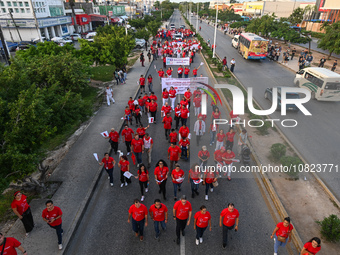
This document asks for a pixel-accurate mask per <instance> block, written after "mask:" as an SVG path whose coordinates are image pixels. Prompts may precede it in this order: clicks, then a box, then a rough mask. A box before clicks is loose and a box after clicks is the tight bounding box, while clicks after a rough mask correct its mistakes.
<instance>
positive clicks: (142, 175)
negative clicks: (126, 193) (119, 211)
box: [135, 164, 149, 202]
mask: <svg viewBox="0 0 340 255" xmlns="http://www.w3.org/2000/svg"><path fill="white" fill-rule="evenodd" d="M137 174H138V176H135V178H136V179H138V180H139V186H140V192H141V194H142V197H141V199H140V201H142V202H143V201H144V198H145V197H144V189H145V193H146V192H148V191H149V189H148V187H149V172H148V170H147V169H146V167H145V165H144V164H140V165H139V168H138V171H137Z"/></svg>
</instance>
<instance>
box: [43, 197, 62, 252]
mask: <svg viewBox="0 0 340 255" xmlns="http://www.w3.org/2000/svg"><path fill="white" fill-rule="evenodd" d="M45 204H46V208H45V209H44V210H43V212H42V218H43V220H44V221H45V222H46V223H47V224H48V225H49V226H50V227H51V228H53V229H55V230H56V232H57V236H58V247H59V250H61V249H62V248H63V244H62V242H63V239H62V238H63V236H62V233H63V232H64V230H63V229H62V219H61V217H62V216H63V212H62V211H61V209H60V208H59V207H57V206H54V205H53V202H52V200H47V201H46V203H45Z"/></svg>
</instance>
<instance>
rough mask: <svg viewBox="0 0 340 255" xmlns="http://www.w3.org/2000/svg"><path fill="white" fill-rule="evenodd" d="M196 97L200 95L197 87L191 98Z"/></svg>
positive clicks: (200, 92)
mask: <svg viewBox="0 0 340 255" xmlns="http://www.w3.org/2000/svg"><path fill="white" fill-rule="evenodd" d="M197 95H200V96H201V95H202V91H201V90H200V88H199V87H197V89H196V90H195V91H194V93H193V96H194V98H195V97H196V96H197Z"/></svg>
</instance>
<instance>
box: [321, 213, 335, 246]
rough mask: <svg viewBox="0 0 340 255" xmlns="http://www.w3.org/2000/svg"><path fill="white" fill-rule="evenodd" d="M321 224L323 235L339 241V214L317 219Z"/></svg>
mask: <svg viewBox="0 0 340 255" xmlns="http://www.w3.org/2000/svg"><path fill="white" fill-rule="evenodd" d="M316 223H318V224H319V225H320V226H321V231H320V233H321V235H322V236H323V237H324V238H325V239H326V240H327V241H330V242H338V241H339V240H340V219H339V218H338V216H337V215H334V214H332V215H330V216H329V217H327V218H324V219H323V220H322V221H317V222H316Z"/></svg>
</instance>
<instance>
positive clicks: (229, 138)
mask: <svg viewBox="0 0 340 255" xmlns="http://www.w3.org/2000/svg"><path fill="white" fill-rule="evenodd" d="M235 134H236V133H235V132H232V133H230V132H227V141H230V142H233V141H234V136H235Z"/></svg>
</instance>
